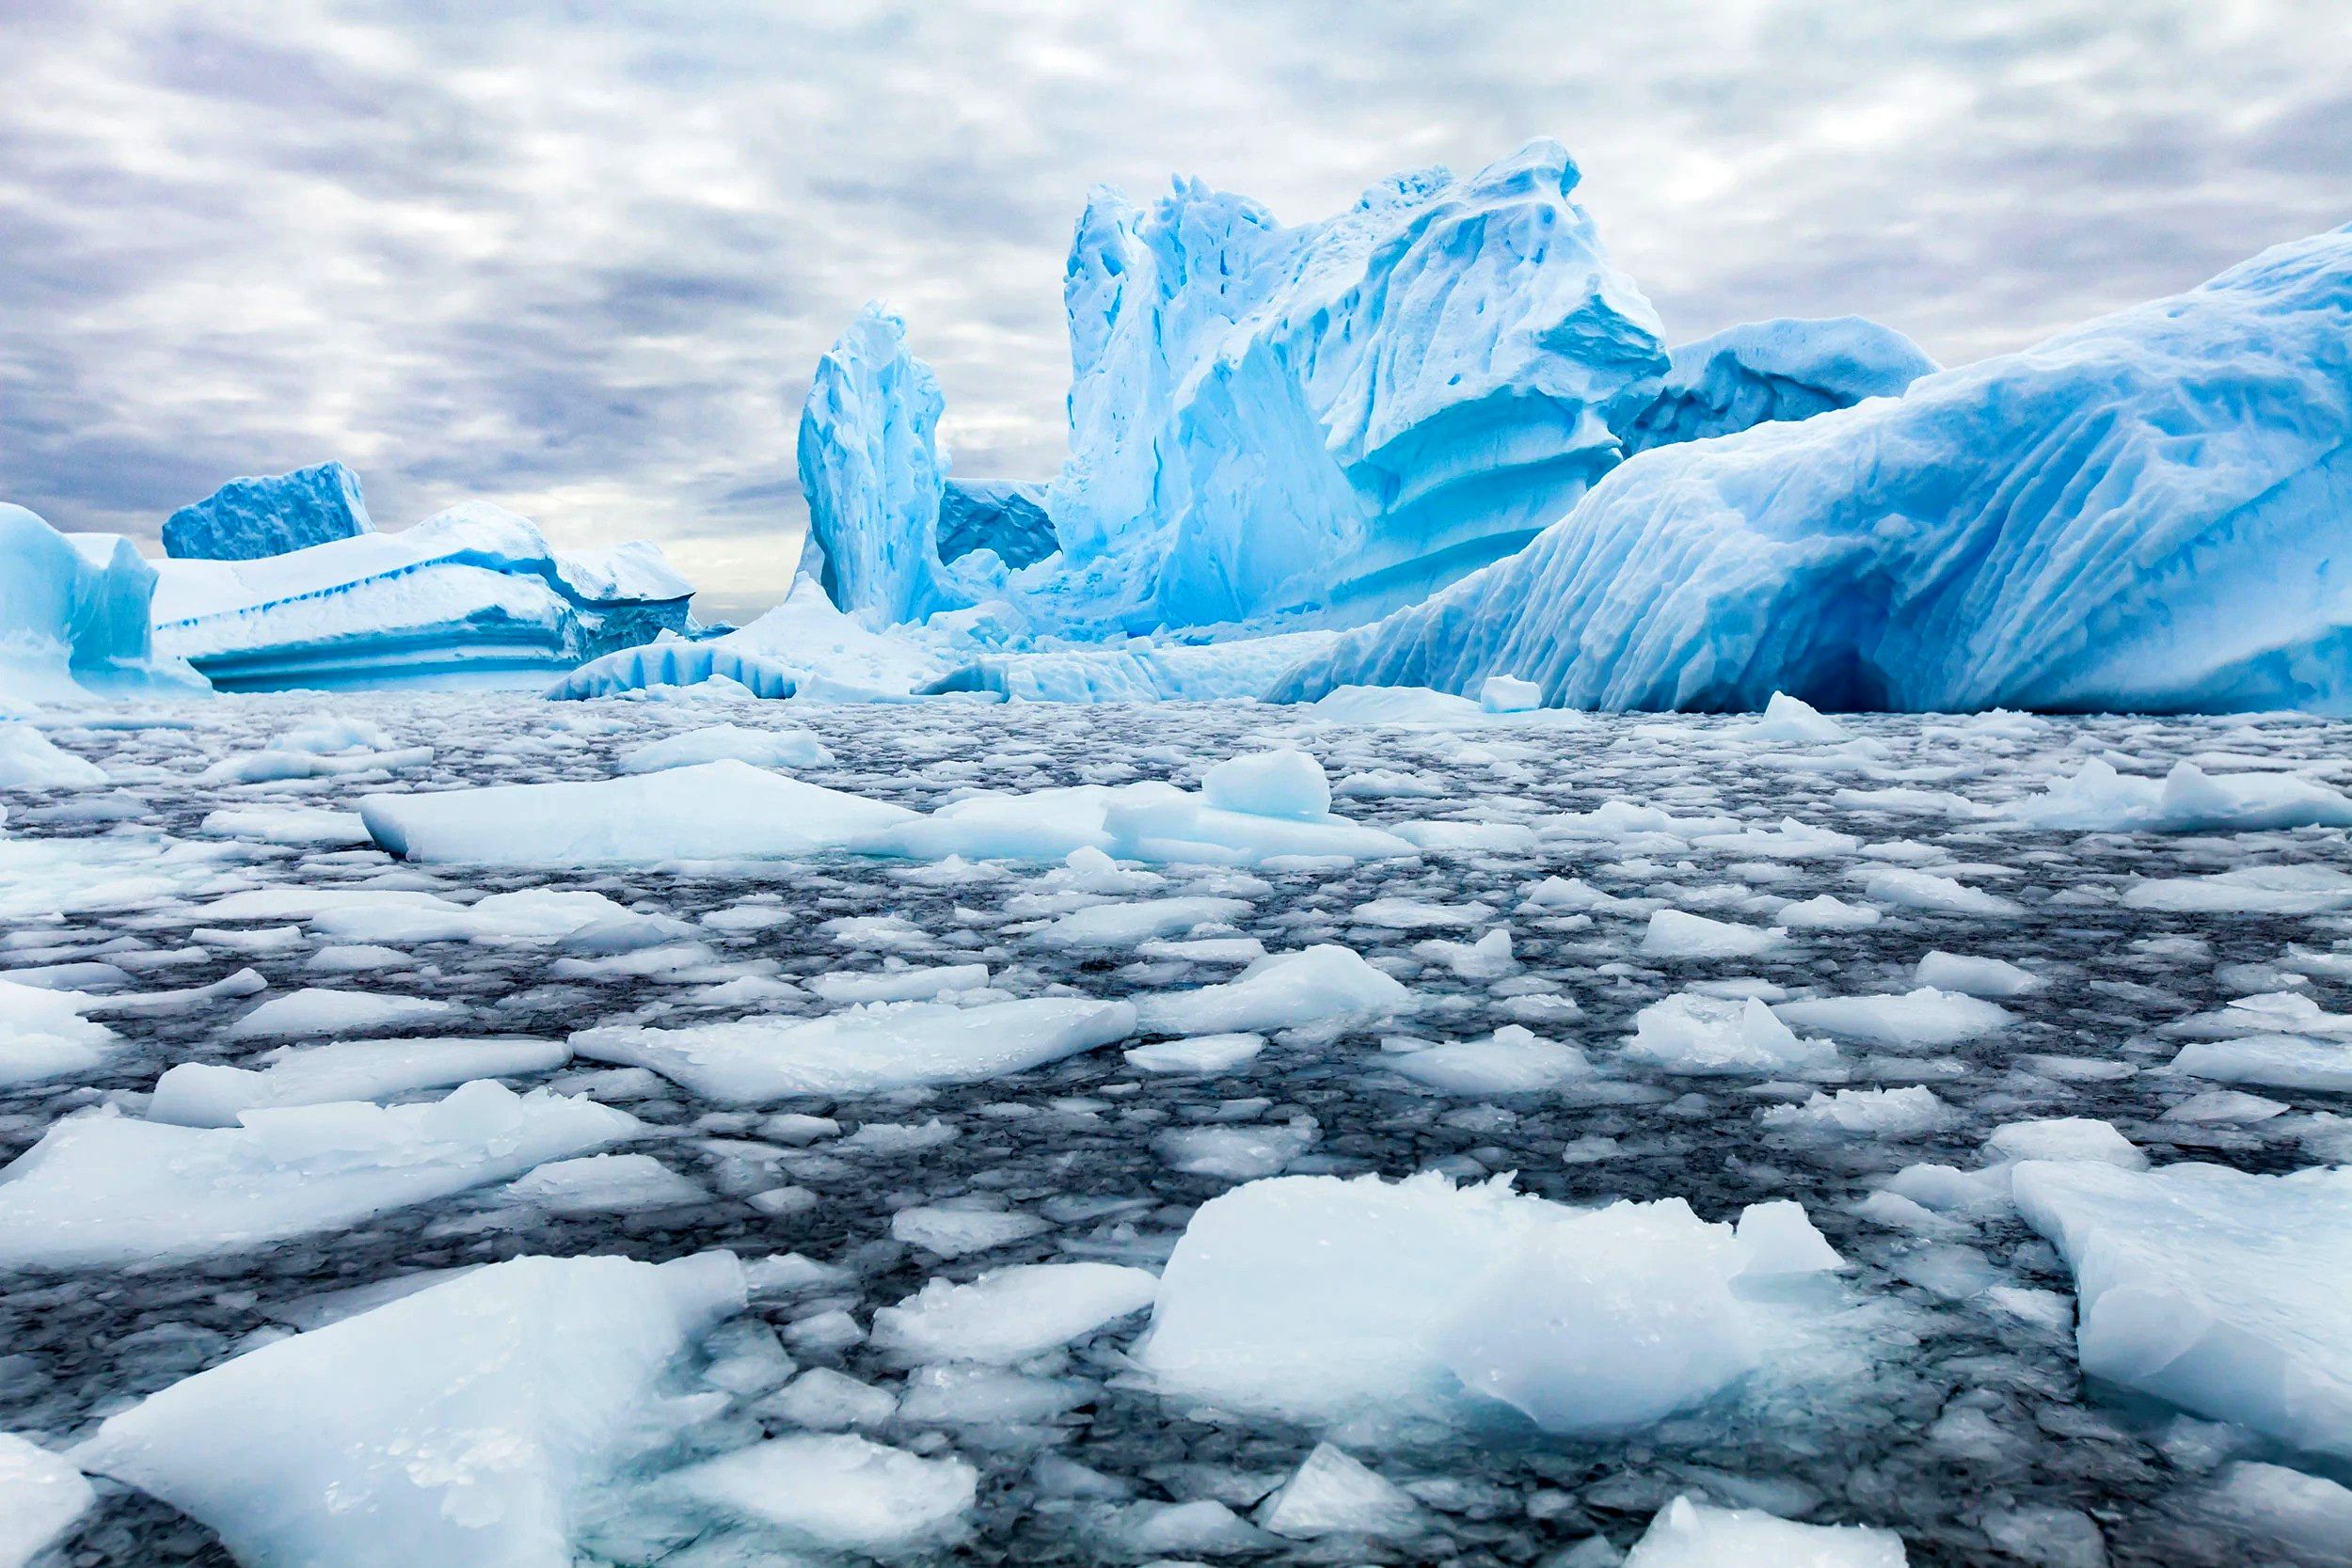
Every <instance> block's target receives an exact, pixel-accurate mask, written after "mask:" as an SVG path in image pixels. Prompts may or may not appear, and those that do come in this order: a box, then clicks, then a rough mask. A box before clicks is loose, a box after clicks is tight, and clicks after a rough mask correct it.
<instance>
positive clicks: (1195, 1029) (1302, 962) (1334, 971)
mask: <svg viewBox="0 0 2352 1568" xmlns="http://www.w3.org/2000/svg"><path fill="white" fill-rule="evenodd" d="M1412 1005H1413V995H1412V992H1410V991H1409V990H1406V989H1405V987H1404V985H1403V984H1401V983H1400V982H1399V981H1397V980H1396V979H1395V978H1394V977H1393V976H1391V975H1388V974H1382V973H1381V972H1380V971H1379V970H1376V969H1375V968H1373V966H1372V965H1371V964H1369V963H1366V962H1365V961H1364V960H1363V958H1361V957H1360V956H1359V955H1358V954H1356V953H1354V952H1352V951H1350V950H1349V949H1347V948H1344V947H1341V946H1338V945H1336V944H1332V943H1326V944H1324V945H1321V946H1316V947H1310V948H1306V949H1304V950H1303V951H1300V952H1296V953H1281V954H1275V955H1272V956H1270V957H1267V958H1261V959H1259V960H1258V961H1257V962H1256V963H1253V964H1251V965H1250V966H1249V967H1248V969H1247V970H1245V971H1243V972H1242V974H1241V977H1240V978H1239V979H1235V980H1228V981H1226V982H1224V983H1223V984H1221V985H1214V986H1202V987H1200V988H1199V989H1198V990H1180V991H1162V992H1159V993H1156V994H1152V995H1144V996H1139V997H1137V998H1136V1019H1137V1022H1138V1023H1139V1025H1140V1026H1141V1027H1142V1028H1144V1029H1146V1030H1150V1031H1152V1032H1154V1033H1157V1034H1164V1035H1204V1034H1231V1033H1237V1032H1256V1031H1263V1030H1268V1029H1293V1028H1296V1027H1298V1026H1300V1025H1302V1024H1309V1023H1368V1022H1373V1021H1374V1020H1375V1019H1380V1018H1386V1017H1389V1016H1391V1014H1394V1013H1398V1012H1403V1011H1406V1010H1408V1009H1409V1008H1410V1007H1411V1006H1412Z"/></svg>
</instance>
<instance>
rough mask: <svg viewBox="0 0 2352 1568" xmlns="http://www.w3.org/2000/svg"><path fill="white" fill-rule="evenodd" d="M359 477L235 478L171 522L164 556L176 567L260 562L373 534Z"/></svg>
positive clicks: (325, 472)
mask: <svg viewBox="0 0 2352 1568" xmlns="http://www.w3.org/2000/svg"><path fill="white" fill-rule="evenodd" d="M374 531H375V525H374V524H373V523H372V522H370V521H369V520H368V503H367V502H366V501H365V500H363V499H360V496H359V476H358V474H355V473H353V472H352V471H351V470H350V469H349V468H346V467H343V466H342V464H341V463H321V464H319V465H317V466H316V467H309V468H296V469H295V470H294V472H293V473H290V474H276V475H272V476H269V477H267V478H261V479H232V480H230V482H229V483H226V484H224V485H222V486H221V487H220V488H219V489H217V490H215V491H214V492H213V493H212V494H211V495H209V496H207V497H205V498H204V499H202V500H200V501H197V502H195V503H194V504H192V505H188V506H183V507H182V508H181V509H180V510H179V511H177V512H175V513H173V514H172V515H170V516H169V517H167V518H166V519H165V521H164V553H165V554H166V555H167V556H170V557H171V558H172V559H174V560H176V561H259V560H261V559H262V557H264V556H272V555H284V554H285V553H286V552H287V551H289V550H299V549H305V548H308V547H309V546H312V545H325V544H328V543H331V542H332V541H334V540H337V539H348V538H351V537H352V536H353V535H354V534H360V533H373V532H374Z"/></svg>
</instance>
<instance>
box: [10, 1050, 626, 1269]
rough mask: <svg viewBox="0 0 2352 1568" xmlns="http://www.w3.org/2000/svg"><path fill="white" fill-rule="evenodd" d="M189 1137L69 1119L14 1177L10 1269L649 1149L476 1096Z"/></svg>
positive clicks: (363, 1213)
mask: <svg viewBox="0 0 2352 1568" xmlns="http://www.w3.org/2000/svg"><path fill="white" fill-rule="evenodd" d="M241 1121H242V1125H240V1126H236V1127H222V1128H194V1127H174V1126H169V1125H167V1124H165V1123H162V1122H154V1121H136V1120H134V1119H132V1118H130V1117H123V1116H119V1115H116V1114H115V1113H114V1112H113V1111H112V1110H111V1109H102V1110H96V1111H90V1112H86V1113H84V1114H82V1115H79V1116H72V1117H67V1118H66V1119H64V1120H63V1121H60V1122H58V1123H57V1124H56V1126H54V1127H52V1128H51V1129H50V1130H49V1132H47V1134H46V1135H44V1136H43V1137H42V1138H41V1140H40V1142H39V1143H37V1144H35V1145H34V1146H33V1147H32V1148H29V1149H27V1150H25V1151H24V1153H23V1154H22V1155H20V1156H18V1157H17V1159H16V1160H15V1162H14V1163H12V1164H9V1165H8V1167H7V1168H6V1169H5V1170H0V1268H6V1267H19V1268H23V1267H34V1268H48V1269H68V1268H103V1267H119V1266H121V1265H125V1264H131V1263H148V1262H154V1261H157V1260H167V1259H186V1258H201V1257H205V1256H208V1255H211V1254H215V1253H222V1252H236V1251H241V1250H244V1249H246V1248H250V1247H258V1246H265V1245H267V1244H268V1243H272V1242H277V1241H282V1240H284V1239H285V1238H287V1237H290V1236H299V1235H304V1234H307V1233H309V1232H312V1231H319V1230H334V1229H340V1228H342V1227H345V1226H349V1225H351V1224H353V1223H355V1222H357V1221H358V1220H362V1219H365V1218H367V1217H368V1216H369V1215H372V1214H379V1213H383V1212H386V1211H388V1210H393V1209H401V1208H405V1207H407V1206H408V1205H410V1204H415V1203H423V1202H427V1201H429V1200H431V1199H433V1198H437V1197H446V1196H449V1195H450V1194H453V1193H461V1192H464V1191H466V1190H467V1189H468V1188H469V1187H477V1186H481V1185H483V1184H485V1183H486V1182H490V1181H497V1180H504V1179H506V1178H508V1177H513V1176H519V1175H521V1174H522V1173H523V1172H524V1171H526V1170H529V1169H530V1168H531V1167H532V1166H533V1165H535V1164H541V1163H543V1162H545V1161H548V1160H560V1159H564V1158H565V1157H566V1156H569V1155H574V1154H585V1153H588V1152H590V1151H591V1150H594V1149H598V1148H604V1147H606V1146H607V1145H610V1144H614V1143H619V1142H621V1141H623V1140H625V1139H627V1138H629V1137H633V1136H634V1135H636V1133H637V1132H638V1131H639V1125H638V1122H637V1118H636V1117H632V1116H630V1115H628V1113H627V1112H625V1111H616V1110H613V1109H612V1108H611V1107H610V1106H604V1105H598V1104H596V1102H594V1101H588V1100H576V1099H566V1098H564V1097H563V1096H561V1095H551V1094H548V1093H546V1092H545V1091H536V1092H533V1093H532V1094H529V1095H520V1096H518V1095H516V1094H515V1093H513V1092H512V1091H510V1090H508V1089H505V1088H502V1087H501V1086H500V1085H497V1084H493V1083H486V1082H485V1083H473V1084H469V1085H466V1086H465V1087H463V1088H460V1089H457V1090H455V1091H453V1093H451V1094H450V1095H448V1096H447V1097H446V1098H444V1099H441V1100H438V1101H432V1102H430V1103H426V1104H420V1105H402V1106H397V1107H394V1108H392V1109H389V1110H387V1109H385V1108H384V1107H382V1106H378V1105H371V1104H367V1103H364V1102H344V1103H338V1104H326V1105H303V1106H290V1107H286V1108H282V1109H268V1110H253V1111H247V1112H246V1113H245V1114H244V1116H243V1117H242V1118H241Z"/></svg>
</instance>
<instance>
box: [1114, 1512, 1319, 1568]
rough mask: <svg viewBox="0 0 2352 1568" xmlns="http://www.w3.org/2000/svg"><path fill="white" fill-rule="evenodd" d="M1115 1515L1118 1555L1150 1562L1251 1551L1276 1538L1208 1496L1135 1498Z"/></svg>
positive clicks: (1273, 1542) (1254, 1552) (1268, 1545)
mask: <svg viewBox="0 0 2352 1568" xmlns="http://www.w3.org/2000/svg"><path fill="white" fill-rule="evenodd" d="M1116 1517H1117V1524H1118V1528H1117V1530H1116V1532H1115V1534H1114V1536H1113V1541H1114V1543H1115V1544H1116V1546H1117V1548H1118V1550H1119V1551H1120V1555H1122V1556H1127V1557H1135V1558H1148V1559H1150V1560H1152V1561H1153V1562H1161V1563H1167V1562H1198V1561H1200V1560H1201V1559H1203V1558H1211V1557H1232V1556H1248V1557H1254V1556H1257V1555H1259V1554H1262V1553H1264V1552H1267V1551H1270V1550H1272V1549H1273V1548H1274V1547H1276V1546H1277V1545H1279V1544H1280V1543H1279V1541H1278V1540H1277V1539H1276V1538H1275V1537H1273V1536H1270V1535H1268V1534H1266V1532H1265V1531H1263V1530H1262V1529H1260V1528H1257V1527H1256V1526H1254V1525H1252V1524H1250V1523H1249V1522H1248V1520H1246V1519H1244V1518H1243V1517H1242V1516H1241V1515H1240V1514H1238V1513H1234V1512H1233V1511H1232V1509H1230V1508H1228V1507H1226V1506H1225V1505H1224V1504H1223V1503H1221V1502H1218V1501H1216V1499H1215V1498H1212V1497H1202V1498H1200V1499H1199V1500H1198V1501H1195V1502H1188V1503H1136V1504H1134V1505H1133V1506H1131V1507H1129V1508H1125V1509H1121V1510H1119V1511H1118V1513H1117V1515H1116ZM1179 1554H1181V1555H1179Z"/></svg>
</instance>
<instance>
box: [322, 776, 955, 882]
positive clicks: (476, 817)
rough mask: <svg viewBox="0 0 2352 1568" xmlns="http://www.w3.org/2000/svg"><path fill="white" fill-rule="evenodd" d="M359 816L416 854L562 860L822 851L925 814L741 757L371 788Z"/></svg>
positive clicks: (496, 860)
mask: <svg viewBox="0 0 2352 1568" xmlns="http://www.w3.org/2000/svg"><path fill="white" fill-rule="evenodd" d="M359 815H360V816H361V817H362V818H364V819H365V820H366V822H367V825H368V832H371V833H373V834H374V835H375V842H376V843H378V844H380V845H382V846H383V847H385V848H387V849H389V850H390V851H391V852H392V853H393V854H395V855H399V856H402V857H404V858H405V859H408V860H413V861H428V862H463V863H469V864H475V865H547V866H562V867H571V866H580V865H610V864H648V863H659V862H662V861H675V860H762V859H773V858H776V857H779V856H786V855H805V854H813V853H815V852H817V851H818V850H822V849H837V848H840V847H844V846H845V845H848V844H849V843H850V842H851V841H852V840H854V839H858V838H860V837H863V836H865V835H866V834H870V833H875V832H882V831H883V830H885V829H887V828H889V827H891V826H892V825H893V824H895V823H899V822H905V821H910V820H912V819H913V818H914V813H913V812H911V811H908V810H907V809H906V808H905V807H903V806H894V805H889V804H886V803H885V802H883V801H881V800H866V799H865V798H864V797H862V796H857V795H847V794H844V793H842V792H841V791H840V790H837V789H826V788H823V787H821V786H819V785H818V784H803V783H802V782H801V781H800V780H798V779H787V778H786V777H784V776H783V775H782V774H780V773H771V772H768V771H766V770H765V769H763V768H754V767H752V766H751V765H750V764H748V763H741V762H706V763H701V764H697V765H695V766H692V767H686V768H664V769H662V770H661V771H660V772H657V773H647V774H644V775H641V776H638V777H633V778H620V779H605V780H592V781H589V782H586V783H561V784H491V785H488V786H486V787H484V788H479V789H452V790H441V791H437V792H435V793H432V794H417V795H370V796H365V797H363V798H362V799H361V800H360V801H359Z"/></svg>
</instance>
